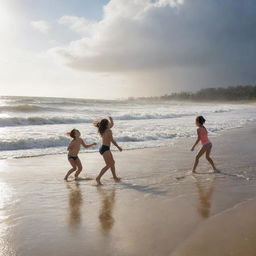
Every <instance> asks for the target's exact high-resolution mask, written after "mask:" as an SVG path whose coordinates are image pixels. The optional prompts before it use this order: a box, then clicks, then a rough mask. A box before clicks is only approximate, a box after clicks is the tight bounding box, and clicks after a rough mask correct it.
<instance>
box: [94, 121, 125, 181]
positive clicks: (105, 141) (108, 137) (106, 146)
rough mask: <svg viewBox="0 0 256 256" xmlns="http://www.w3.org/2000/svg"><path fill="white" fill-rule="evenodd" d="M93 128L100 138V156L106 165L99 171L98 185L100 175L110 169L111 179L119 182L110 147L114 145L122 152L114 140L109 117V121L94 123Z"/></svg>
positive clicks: (112, 123) (111, 122)
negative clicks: (95, 128)
mask: <svg viewBox="0 0 256 256" xmlns="http://www.w3.org/2000/svg"><path fill="white" fill-rule="evenodd" d="M93 124H94V126H95V127H97V129H98V132H99V134H100V136H101V138H102V146H101V147H100V150H99V152H100V154H101V155H102V156H103V158H104V161H105V163H106V165H105V166H104V167H103V168H102V169H101V171H100V173H99V175H98V176H97V178H96V181H97V183H98V185H102V183H101V181H100V179H101V177H102V175H103V174H104V173H105V172H106V171H107V170H108V169H109V168H110V170H111V172H112V175H113V178H114V180H115V181H116V182H118V181H120V178H119V177H117V176H116V169H115V160H114V158H113V155H112V153H111V150H110V145H111V144H114V145H115V146H116V147H117V148H118V149H119V151H122V148H121V147H120V146H119V145H118V144H117V142H116V141H115V140H114V138H113V135H112V131H111V128H112V127H113V125H114V122H113V119H112V117H111V116H110V117H109V119H106V118H104V119H102V120H100V121H94V122H93Z"/></svg>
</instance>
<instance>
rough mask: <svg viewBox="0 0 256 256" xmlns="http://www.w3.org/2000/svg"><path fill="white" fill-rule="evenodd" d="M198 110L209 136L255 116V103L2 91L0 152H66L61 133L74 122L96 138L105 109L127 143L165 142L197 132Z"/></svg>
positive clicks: (117, 133) (154, 144)
mask: <svg viewBox="0 0 256 256" xmlns="http://www.w3.org/2000/svg"><path fill="white" fill-rule="evenodd" d="M200 114H202V115H204V116H205V118H206V120H207V122H206V126H207V128H208V130H209V133H210V134H209V135H210V136H212V134H215V135H218V134H219V132H221V131H223V130H226V129H231V128H235V127H241V126H244V125H246V124H247V123H248V122H252V121H255V120H256V111H255V107H253V106H246V105H239V104H236V105H231V104H205V103H201V104H199V103H197V104H195V103H186V104H181V103H171V102H128V101H101V100H100V101H97V100H85V99H59V98H29V97H25V98H24V97H0V150H1V152H0V158H6V157H24V156H34V155H42V154H58V153H63V152H66V146H67V145H68V143H69V138H67V137H66V136H65V135H64V134H65V132H66V131H68V130H71V129H72V128H77V129H79V130H80V131H81V133H82V137H83V138H85V140H86V141H87V142H88V143H90V142H94V141H96V142H98V143H100V138H99V136H98V134H97V131H96V129H95V127H93V125H92V121H93V120H95V119H100V118H103V117H106V116H109V115H111V116H112V117H113V119H114V121H115V127H114V128H113V133H114V136H115V139H116V140H117V141H118V142H120V144H121V145H122V146H123V147H124V148H125V149H136V148H145V147H158V146H168V145H169V144H170V143H171V141H172V142H175V141H176V140H174V139H176V138H182V137H191V136H195V134H196V127H195V125H194V119H195V117H196V116H197V115H200ZM98 147H99V144H98V146H96V147H94V148H90V149H89V151H95V150H97V148H98Z"/></svg>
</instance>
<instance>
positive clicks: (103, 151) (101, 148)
mask: <svg viewBox="0 0 256 256" xmlns="http://www.w3.org/2000/svg"><path fill="white" fill-rule="evenodd" d="M108 150H110V147H109V146H107V145H102V146H101V147H100V149H99V152H100V154H101V155H103V154H104V153H105V152H106V151H108Z"/></svg>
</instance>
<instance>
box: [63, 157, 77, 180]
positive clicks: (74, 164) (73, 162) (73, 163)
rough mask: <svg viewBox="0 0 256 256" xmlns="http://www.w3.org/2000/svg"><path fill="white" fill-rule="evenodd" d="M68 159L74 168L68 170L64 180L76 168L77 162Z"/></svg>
mask: <svg viewBox="0 0 256 256" xmlns="http://www.w3.org/2000/svg"><path fill="white" fill-rule="evenodd" d="M68 161H69V162H70V164H71V166H72V168H71V169H70V170H69V171H68V172H67V174H66V176H65V177H64V180H67V179H68V176H69V175H70V174H71V173H72V172H74V171H75V170H76V163H75V161H74V160H73V159H68Z"/></svg>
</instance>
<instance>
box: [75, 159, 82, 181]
mask: <svg viewBox="0 0 256 256" xmlns="http://www.w3.org/2000/svg"><path fill="white" fill-rule="evenodd" d="M75 162H76V166H77V171H76V173H75V179H77V178H78V175H79V174H80V173H81V171H82V169H83V166H82V163H81V161H80V159H79V158H77V159H76V161H75Z"/></svg>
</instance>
